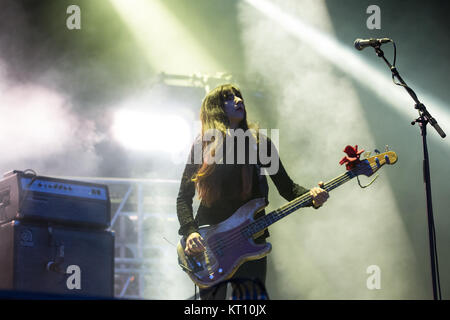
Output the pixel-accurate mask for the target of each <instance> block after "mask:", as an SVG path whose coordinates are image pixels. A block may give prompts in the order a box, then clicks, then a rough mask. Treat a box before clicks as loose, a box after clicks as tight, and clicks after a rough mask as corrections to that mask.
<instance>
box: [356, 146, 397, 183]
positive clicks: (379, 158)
mask: <svg viewBox="0 0 450 320" xmlns="http://www.w3.org/2000/svg"><path fill="white" fill-rule="evenodd" d="M397 160H398V157H397V154H396V153H395V152H394V151H386V152H383V153H380V154H377V155H375V156H372V157H369V158H366V159H361V160H360V162H359V163H358V164H356V165H355V167H354V168H353V169H351V171H352V172H353V173H354V174H355V175H361V174H363V175H366V176H368V177H370V176H371V175H372V174H374V173H375V172H376V171H378V169H380V168H381V167H382V166H384V165H385V164H388V165H391V164H394V163H396V162H397Z"/></svg>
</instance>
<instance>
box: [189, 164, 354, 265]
mask: <svg viewBox="0 0 450 320" xmlns="http://www.w3.org/2000/svg"><path fill="white" fill-rule="evenodd" d="M352 178H353V177H349V174H348V172H346V173H344V174H342V175H341V176H339V177H337V178H335V179H333V180H331V181H330V182H329V183H327V184H326V187H327V188H330V190H332V189H334V188H335V187H336V186H338V185H339V184H342V183H344V182H346V181H349V180H350V179H352ZM310 198H311V195H310V194H304V195H302V196H300V197H298V198H296V199H294V200H292V201H291V202H288V203H287V204H285V205H284V206H282V207H280V209H282V211H283V213H282V214H279V213H278V214H277V213H276V211H272V212H271V213H269V214H267V215H266V216H264V217H263V218H260V219H264V218H265V219H270V218H266V217H269V216H271V214H272V216H271V217H276V218H278V219H276V220H275V221H274V222H276V221H277V220H279V219H281V218H282V217H283V216H286V215H288V214H289V213H291V212H292V211H291V210H292V209H295V210H294V211H296V210H297V208H298V207H301V206H302V205H303V204H304V203H305V202H308V201H310ZM280 209H278V210H280ZM286 211H288V212H287V213H286ZM260 219H257V220H256V221H254V222H252V223H250V224H248V225H246V226H245V227H243V228H241V229H238V230H236V231H234V232H233V233H231V234H230V236H229V237H227V240H226V241H224V242H221V243H217V242H215V243H212V244H211V245H210V246H209V248H210V250H212V251H213V252H215V251H217V249H225V248H227V247H229V246H230V245H233V244H234V242H235V241H236V240H237V239H240V238H241V236H242V235H243V233H245V231H244V232H243V230H244V229H247V230H249V229H250V228H251V227H252V226H259V227H262V226H260V225H259V224H261V221H259V220H260ZM272 223H273V222H272ZM272 223H271V224H272ZM262 230H264V228H263V229H262ZM262 230H258V231H256V232H252V234H250V235H249V236H247V235H245V237H243V239H248V238H250V237H251V236H252V235H253V234H255V233H257V232H260V231H262ZM203 254H204V252H200V253H198V254H194V255H192V256H194V257H198V256H201V255H203Z"/></svg>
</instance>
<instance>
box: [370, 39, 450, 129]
mask: <svg viewBox="0 0 450 320" xmlns="http://www.w3.org/2000/svg"><path fill="white" fill-rule="evenodd" d="M374 49H375V52H376V54H377V56H379V57H380V58H382V59H383V60H384V62H386V64H387V65H388V67H389V69H390V70H391V72H392V76H393V77H396V78H397V79H398V81H400V83H401V85H402V87H403V88H405V90H406V91H407V92H408V93H409V95H410V96H411V98H413V100H414V102H415V103H416V105H415V108H416V109H418V110H419V111H420V115H421V116H423V117H424V118H425V120H426V121H428V122H429V123H430V124H431V125H432V126H433V128H434V129H435V130H436V131H437V133H438V134H439V135H440V136H441V137H442V138H445V137H446V136H447V135H446V134H445V132H444V130H442V129H441V127H440V126H439V124H438V123H437V121H436V119H435V118H433V117H432V116H431V114H430V113H429V112H428V110H427V109H426V108H425V105H424V104H423V103H421V102H420V101H419V99H418V98H417V95H416V93H415V92H414V91H413V90H412V89H411V88H410V87H409V86H408V85H407V84H406V83H405V81H404V80H403V79H402V77H401V76H400V74H399V73H398V71H397V68H396V67H395V66H393V65H392V64H391V63H390V62H389V61H388V60H387V59H386V57H385V56H384V52H383V50H381V48H380V46H375V47H374ZM413 124H414V122H413Z"/></svg>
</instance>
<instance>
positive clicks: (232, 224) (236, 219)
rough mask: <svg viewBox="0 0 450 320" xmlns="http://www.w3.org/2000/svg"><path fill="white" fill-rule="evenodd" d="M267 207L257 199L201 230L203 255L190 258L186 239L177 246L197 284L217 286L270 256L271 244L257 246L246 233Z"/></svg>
mask: <svg viewBox="0 0 450 320" xmlns="http://www.w3.org/2000/svg"><path fill="white" fill-rule="evenodd" d="M265 207H266V202H265V199H264V198H258V199H253V200H250V201H249V202H247V203H246V204H245V205H243V206H242V207H240V208H239V209H238V210H237V211H236V212H235V213H234V214H233V215H232V216H231V217H230V218H228V219H227V220H225V221H223V222H221V223H219V224H217V225H214V226H207V227H201V228H199V234H200V235H201V236H202V238H203V239H204V242H205V245H206V250H205V251H204V252H202V253H198V254H194V255H186V254H185V253H184V248H185V246H186V239H185V238H184V237H183V238H182V239H181V240H180V242H179V243H178V246H177V253H178V262H179V264H180V266H181V267H182V269H183V270H184V271H186V272H187V273H188V275H189V277H190V278H191V279H192V281H193V282H194V283H196V284H197V285H198V286H199V287H200V288H207V287H211V286H214V285H216V284H218V283H220V282H222V281H224V280H227V279H229V278H231V277H232V276H233V275H234V273H235V272H236V271H237V269H238V268H239V267H240V266H241V265H242V264H243V263H244V262H246V261H249V260H257V259H260V258H262V257H264V256H266V255H268V254H269V253H270V251H271V249H272V246H271V244H270V243H264V244H256V243H255V242H254V239H253V237H248V236H246V235H245V234H244V233H243V232H242V230H243V228H245V226H247V225H249V224H250V223H252V222H254V221H255V220H254V216H255V214H256V213H257V212H259V211H261V210H263V209H264V208H265ZM256 236H257V235H256Z"/></svg>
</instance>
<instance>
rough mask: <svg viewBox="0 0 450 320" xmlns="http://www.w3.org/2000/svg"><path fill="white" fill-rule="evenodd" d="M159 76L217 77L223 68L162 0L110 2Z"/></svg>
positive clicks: (116, 0) (120, 0)
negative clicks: (210, 74) (194, 75)
mask: <svg viewBox="0 0 450 320" xmlns="http://www.w3.org/2000/svg"><path fill="white" fill-rule="evenodd" d="M110 2H111V4H112V5H113V6H114V7H115V9H116V11H117V14H118V15H119V16H120V17H121V18H122V20H123V21H124V23H125V24H126V25H127V26H128V28H129V30H130V32H131V33H132V34H133V36H134V38H135V39H136V40H137V42H138V43H139V45H140V46H141V48H142V50H143V51H144V53H145V54H146V55H147V58H148V61H149V63H150V64H151V65H152V67H153V68H154V70H155V71H156V72H165V73H175V74H191V73H195V72H206V73H216V72H217V71H218V70H222V68H221V67H220V66H219V65H218V63H217V62H216V60H215V58H214V57H213V56H212V55H211V54H209V53H208V51H206V50H205V49H204V48H203V46H202V45H201V43H200V41H198V40H197V37H198V36H194V35H192V34H191V33H189V31H188V29H187V28H186V26H185V23H189V21H186V22H182V21H179V20H178V18H177V17H176V16H175V15H174V14H173V13H172V12H170V10H168V9H167V8H166V5H165V4H164V3H162V1H160V0H151V1H147V0H133V1H131V2H130V1H128V0H110Z"/></svg>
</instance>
